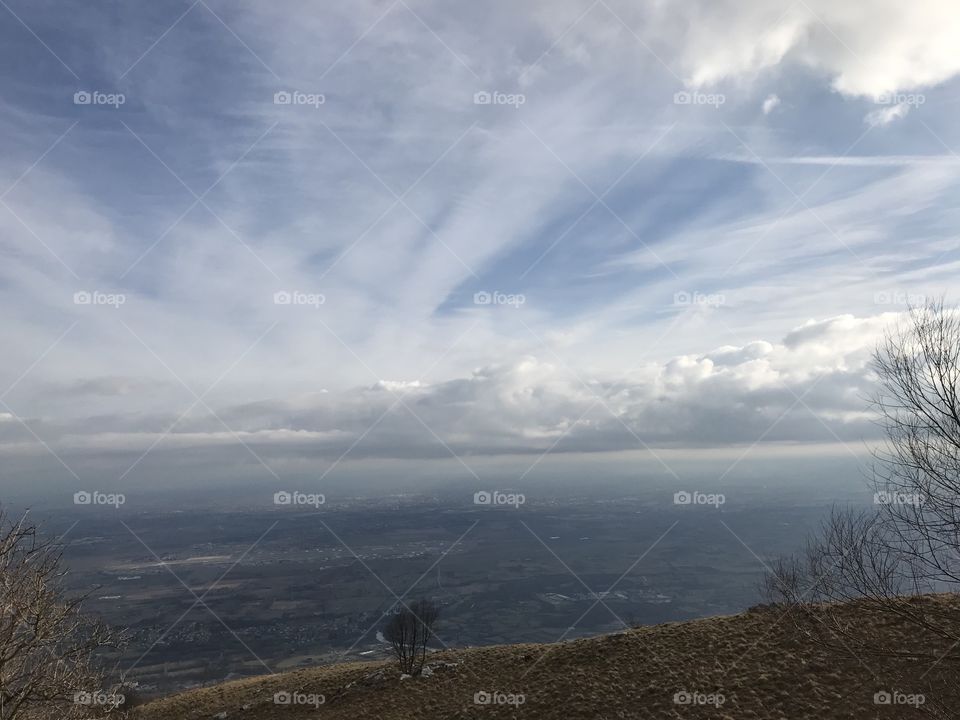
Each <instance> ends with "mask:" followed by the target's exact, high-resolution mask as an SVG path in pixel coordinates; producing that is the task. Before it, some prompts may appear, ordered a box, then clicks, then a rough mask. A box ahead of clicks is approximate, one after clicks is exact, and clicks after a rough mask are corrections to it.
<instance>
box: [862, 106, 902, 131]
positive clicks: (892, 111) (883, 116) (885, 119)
mask: <svg viewBox="0 0 960 720" xmlns="http://www.w3.org/2000/svg"><path fill="white" fill-rule="evenodd" d="M909 112H910V106H909V105H908V104H907V103H897V104H896V105H892V106H890V107H885V108H879V109H877V110H873V111H871V112H869V113H867V116H866V117H865V118H864V119H863V121H864V122H865V123H867V124H868V125H872V126H874V127H883V126H884V125H889V124H890V123H892V122H893V121H894V120H899V119H900V118H903V117H906V116H907V113H909Z"/></svg>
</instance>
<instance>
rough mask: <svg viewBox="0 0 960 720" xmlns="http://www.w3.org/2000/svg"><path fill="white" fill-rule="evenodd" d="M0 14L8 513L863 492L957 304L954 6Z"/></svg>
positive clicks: (957, 26) (202, 2)
mask: <svg viewBox="0 0 960 720" xmlns="http://www.w3.org/2000/svg"><path fill="white" fill-rule="evenodd" d="M0 5H2V7H0V48H2V49H0V53H2V54H3V56H4V58H3V59H4V62H2V63H0V87H2V93H0V102H2V104H3V112H2V114H0V127H2V133H0V143H2V151H3V158H4V162H3V163H2V165H0V184H2V187H0V193H2V204H0V258H2V263H0V301H2V303H3V307H4V312H3V315H2V318H0V341H2V343H3V347H4V349H5V359H4V362H3V363H2V364H0V400H2V403H3V404H2V405H0V454H2V455H3V456H4V457H5V459H6V461H7V463H8V464H7V467H8V468H9V469H8V470H7V471H6V472H4V476H3V477H2V478H0V482H9V483H16V482H24V481H26V482H31V480H32V479H33V478H42V479H43V481H44V482H55V481H56V480H57V479H60V480H65V481H66V482H68V483H74V484H75V483H76V479H77V478H78V477H80V478H86V477H91V476H94V477H98V478H100V479H102V480H103V481H104V482H113V483H118V484H121V485H123V484H125V483H136V482H138V481H139V482H144V481H145V480H144V479H145V478H146V477H148V476H149V473H151V472H152V473H154V475H155V476H157V477H162V475H163V470H164V467H169V463H171V462H172V461H173V459H176V460H177V462H180V463H186V464H187V467H188V468H189V469H190V472H193V473H196V474H197V475H198V476H202V477H206V476H208V475H209V476H210V477H214V476H216V477H217V478H220V479H223V478H226V477H234V476H236V474H237V473H238V472H240V471H239V470H238V466H239V465H242V466H243V470H244V472H249V474H250V476H251V477H256V476H257V475H258V474H259V475H260V476H262V478H263V479H264V480H266V481H269V482H274V481H275V480H277V479H280V478H284V477H288V476H290V475H297V476H298V477H325V476H329V475H330V474H331V473H337V472H341V471H343V470H345V469H346V468H348V467H350V465H351V463H358V462H362V461H363V460H364V459H365V458H380V459H390V458H399V457H403V458H408V459H409V458H414V459H420V460H422V461H423V462H424V463H427V462H434V461H439V460H440V459H445V462H447V463H450V464H451V466H452V467H453V468H454V469H455V471H456V472H468V474H469V473H471V472H475V470H474V469H473V465H472V463H474V461H473V460H471V459H469V458H481V459H482V458H489V457H494V456H503V457H508V458H514V460H513V461H511V462H513V463H514V464H513V465H511V468H512V469H511V471H510V472H513V473H514V474H516V475H518V476H519V475H521V474H523V473H524V472H526V471H527V469H528V468H529V467H530V466H531V463H534V462H537V461H538V459H539V458H541V457H546V456H547V455H550V456H553V455H555V454H556V455H562V454H564V453H570V454H573V453H576V454H577V456H578V457H584V458H587V459H586V460H585V462H588V463H592V462H596V463H600V462H602V460H603V458H604V457H607V456H612V455H611V454H615V453H622V452H626V451H630V452H636V453H638V455H639V456H642V457H644V458H646V460H648V461H652V462H654V463H655V464H659V465H661V466H663V465H669V462H666V461H664V460H663V459H662V458H664V457H666V455H667V454H670V456H671V457H676V458H684V457H688V456H690V457H692V456H694V455H696V454H697V453H703V452H708V453H709V451H716V452H721V451H722V452H725V453H731V452H732V453H733V454H732V456H731V457H733V458H736V457H740V456H741V455H743V454H744V453H747V454H750V455H751V456H752V455H754V454H757V455H760V454H763V453H764V452H775V451H776V450H777V449H778V448H780V449H782V448H783V447H785V446H790V447H794V446H797V445H802V446H805V447H809V449H810V452H813V453H817V452H821V453H822V452H826V449H828V448H833V449H836V448H838V447H840V448H844V449H843V450H842V452H851V453H854V454H857V453H860V452H862V450H863V443H864V440H866V441H869V440H870V439H871V438H872V437H873V433H874V430H873V428H872V426H871V425H870V423H869V416H868V413H867V412H866V407H865V403H864V396H865V395H866V394H867V393H868V392H869V387H870V375H869V371H868V359H869V354H870V351H871V348H872V347H873V345H874V343H875V342H876V339H877V338H878V337H879V336H880V334H881V333H882V331H883V328H884V327H885V326H886V325H887V324H889V323H891V322H896V321H897V319H898V316H899V315H900V314H901V313H902V312H903V311H904V310H905V308H906V306H907V304H908V303H909V302H910V301H914V302H916V301H922V299H923V298H933V297H937V296H940V295H943V294H947V295H948V296H949V295H950V294H951V293H952V292H953V290H954V285H955V277H956V266H957V260H958V252H957V242H956V231H957V227H958V217H957V211H956V208H955V202H954V199H955V198H956V197H957V190H958V184H960V157H958V155H957V152H958V151H960V130H958V129H957V126H956V123H955V121H954V118H955V116H956V111H957V108H958V107H960V85H958V81H957V79H956V75H957V73H958V72H960V56H958V55H957V53H956V47H957V46H958V42H960V12H958V11H957V9H956V7H955V6H953V5H952V4H950V3H946V2H926V3H915V4H906V5H905V4H903V3H895V2H890V1H888V0H870V1H869V2H864V3H860V4H857V5H856V6H842V5H841V6H838V4H837V3H833V2H826V1H819V0H818V1H815V0H806V1H803V0H798V2H793V3H791V2H775V3H768V2H752V1H751V2H733V1H732V0H731V1H729V2H726V1H725V2H707V1H706V0H685V1H684V2H680V3H671V4H662V3H657V2H649V1H648V2H638V1H634V2H616V1H614V0H609V1H608V0H598V2H594V3H593V4H590V3H589V2H572V1H571V2H567V1H566V0H563V1H560V2H557V1H554V2H550V3H541V2H538V1H535V2H532V3H527V4H524V5H523V6H522V7H517V6H516V5H515V4H512V3H499V2H494V3H488V4H484V5H482V6H475V5H471V4H467V3H456V4H450V3H436V2H405V1H401V0H397V2H392V3H391V2H352V3H340V4H337V3H327V4H317V3H306V2H286V3H282V4H280V5H279V6H268V5H265V4H263V3H254V2H234V3H225V2H221V1H220V0H198V2H185V3H161V4H146V5H144V4H138V5H130V4H129V3H120V2H105V3H98V4H96V5H95V6H87V7H84V8H82V9H78V8H76V7H68V6H66V5H64V4H63V3H61V2H46V1H44V2H29V3H28V2H23V1H22V0H4V2H3V3H2V4H0ZM77 93H81V95H77ZM82 93H88V94H89V96H87V95H83V94H82ZM285 93H286V94H289V97H290V98H291V102H289V103H284V102H282V101H283V100H284V99H285V98H286V97H288V96H287V95H284V94H285ZM477 93H491V94H492V97H493V101H492V102H490V103H482V102H481V103H478V102H477V99H478V96H477ZM121 96H122V102H120V97H121ZM87 97H89V98H90V102H89V103H88V102H84V101H85V99H86V98H87ZM482 97H483V96H481V99H482ZM278 293H279V295H278ZM278 298H279V301H278ZM285 299H290V302H289V303H286V302H284V300H285ZM484 299H489V300H490V302H488V303H485V302H483V300H484ZM86 300H89V302H86ZM321 300H322V302H321ZM731 448H739V449H737V450H731ZM481 459H478V460H476V461H475V462H476V463H481V462H482V460H481ZM165 463H167V465H165ZM720 465H723V463H720ZM724 467H725V466H724ZM664 469H665V471H666V468H664ZM718 474H719V473H718Z"/></svg>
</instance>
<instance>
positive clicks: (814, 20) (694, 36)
mask: <svg viewBox="0 0 960 720" xmlns="http://www.w3.org/2000/svg"><path fill="white" fill-rule="evenodd" d="M675 12H676V7H675V6H673V5H671V6H669V8H668V7H667V6H664V7H663V9H662V10H660V11H659V12H655V13H654V17H655V18H656V19H657V21H655V22H654V25H653V26H654V27H657V26H658V25H659V26H660V27H659V29H661V30H662V28H663V26H664V25H666V26H668V27H669V26H670V22H669V19H668V18H667V15H668V13H675ZM682 15H683V17H684V18H685V20H686V23H687V27H686V31H685V32H684V33H683V35H682V36H681V37H680V44H679V48H680V62H681V64H682V67H683V68H684V69H685V72H686V73H687V78H688V80H689V82H690V83H691V84H693V85H696V86H700V85H706V84H711V83H716V82H719V81H721V80H724V79H728V78H736V77H738V76H748V77H749V76H753V75H756V74H757V73H759V72H761V71H763V70H766V69H770V68H773V67H775V66H777V65H781V64H784V65H786V64H799V65H804V66H808V67H811V68H814V69H816V70H818V71H820V72H823V73H825V74H827V75H828V76H829V77H830V78H831V84H832V86H833V88H834V89H835V90H837V91H838V92H840V93H842V94H844V95H850V96H860V97H872V96H876V95H878V94H881V93H884V92H893V91H897V90H902V89H911V88H919V87H928V86H932V85H936V84H938V83H942V82H944V81H946V80H948V79H950V78H951V77H953V76H954V75H956V74H957V73H958V72H960V57H958V55H957V53H956V48H957V46H958V44H960V8H958V6H957V5H956V3H953V2H950V1H949V0H930V2H922V3H902V2H897V1H896V0H865V1H864V2H861V3H857V5H856V7H855V8H853V7H851V6H849V5H846V4H843V3H836V2H831V1H830V0H810V2H806V3H794V4H790V5H787V6H784V4H775V3H767V2H762V1H761V0H752V1H751V2H740V1H739V0H721V1H720V2H713V1H711V2H707V1H706V0H701V1H698V2H691V3H687V4H685V6H684V10H683V13H682ZM676 32H678V33H679V30H677V31H676Z"/></svg>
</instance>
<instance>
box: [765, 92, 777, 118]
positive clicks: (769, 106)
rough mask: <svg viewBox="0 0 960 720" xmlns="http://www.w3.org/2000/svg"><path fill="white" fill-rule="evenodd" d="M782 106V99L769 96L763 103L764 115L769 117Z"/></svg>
mask: <svg viewBox="0 0 960 720" xmlns="http://www.w3.org/2000/svg"><path fill="white" fill-rule="evenodd" d="M779 106H780V97H779V96H777V95H767V97H766V99H765V100H764V101H763V114H764V115H769V114H770V113H772V112H773V111H774V110H775V109H776V108H777V107H779Z"/></svg>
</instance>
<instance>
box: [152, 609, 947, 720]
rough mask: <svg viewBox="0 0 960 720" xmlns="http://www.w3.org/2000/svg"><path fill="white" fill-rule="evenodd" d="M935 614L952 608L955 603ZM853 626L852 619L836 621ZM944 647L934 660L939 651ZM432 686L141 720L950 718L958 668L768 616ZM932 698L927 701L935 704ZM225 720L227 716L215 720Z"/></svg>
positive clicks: (652, 635)
mask: <svg viewBox="0 0 960 720" xmlns="http://www.w3.org/2000/svg"><path fill="white" fill-rule="evenodd" d="M930 602H950V603H958V608H960V602H958V601H957V600H956V599H953V598H943V597H940V598H937V599H931V600H930ZM844 612H845V613H849V617H850V622H851V623H853V624H855V625H856V624H857V623H860V622H861V620H860V617H861V615H860V613H858V611H857V608H856V607H855V606H848V607H846V608H844ZM862 630H863V631H864V632H870V633H883V634H884V636H885V637H886V638H888V639H891V640H895V641H896V642H897V643H898V644H899V645H900V646H901V647H921V646H922V647H923V648H924V649H926V650H928V651H929V650H936V649H937V648H938V647H939V645H940V644H943V643H941V642H939V641H934V640H932V639H930V638H923V637H921V636H920V635H919V634H918V633H917V632H916V631H915V630H912V629H909V628H906V627H903V626H901V625H899V624H898V623H889V622H888V623H876V622H874V623H872V626H871V627H863V628H862ZM946 649H947V648H946V646H944V647H943V650H946ZM429 664H430V666H431V668H432V670H433V672H432V675H430V676H429V677H420V678H407V679H403V680H401V679H400V676H399V673H398V672H397V671H396V670H395V669H394V667H392V666H391V665H389V664H384V663H375V664H371V663H350V664H343V665H336V666H331V667H318V668H311V669H305V670H299V671H296V672H292V673H288V674H283V675H274V676H267V677H260V678H253V679H248V680H243V681H238V682H233V683H228V684H225V685H221V686H218V687H214V688H207V689H203V690H196V691H192V692H188V693H184V694H181V695H176V696H172V697H169V698H164V699H162V700H157V701H154V702H152V703H150V704H148V705H146V706H144V707H143V708H141V709H140V710H139V711H138V712H137V715H136V718H137V720H191V719H193V718H197V719H200V718H214V717H218V716H219V717H226V718H227V719H228V720H238V719H243V720H272V719H274V718H276V719H280V718H284V719H287V718H289V719H291V720H293V719H296V718H304V720H306V719H307V718H327V719H330V720H334V719H337V720H339V719H340V718H342V719H344V720H356V719H358V718H382V719H383V720H393V719H394V718H396V719H397V720H400V719H401V718H402V719H403V720H410V719H412V718H431V719H433V718H436V719H441V718H442V719H444V720H449V719H450V718H508V717H509V718H538V719H540V718H543V719H550V718H557V719H562V720H578V719H579V718H584V719H590V720H614V719H621V718H658V719H659V718H713V719H714V720H734V719H736V720H750V719H753V718H756V719H757V720H780V719H783V720H787V719H789V720H798V719H802V718H816V719H817V720H826V719H828V718H864V719H866V718H909V717H918V718H922V717H926V713H925V712H924V710H925V708H924V707H923V706H921V707H920V708H919V709H918V708H916V707H914V706H911V705H900V706H885V705H878V704H876V703H875V702H874V693H877V692H880V691H888V692H892V691H895V690H899V691H900V692H902V693H905V694H915V693H920V692H922V693H924V694H925V695H926V697H927V698H928V701H927V703H926V707H927V708H930V707H931V706H932V705H933V704H934V703H943V704H947V705H948V706H952V707H957V706H958V702H957V701H958V700H960V683H957V676H956V672H955V668H953V667H946V666H945V664H941V665H940V666H938V668H937V670H935V671H934V672H932V673H930V674H928V675H926V676H925V677H921V675H922V674H923V671H924V670H925V669H926V666H923V667H921V666H920V665H919V664H917V663H912V664H911V663H909V662H907V663H904V662H897V663H894V662H892V661H890V660H887V659H883V658H876V657H861V658H859V659H853V658H851V659H843V658H838V657H836V656H833V655H831V654H829V653H826V652H824V651H823V650H821V649H818V648H817V647H816V646H814V645H812V644H811V643H809V642H808V641H807V640H806V639H805V638H804V637H803V635H802V634H801V633H799V632H798V631H797V630H796V628H795V627H794V626H793V624H792V623H791V622H790V621H789V620H788V619H785V618H784V616H783V615H782V614H781V611H780V610H779V609H777V608H769V609H763V610H758V611H753V612H748V613H744V614H742V615H736V616H731V617H716V618H707V619H704V620H695V621H690V622H683V623H671V624H666V625H657V626H653V627H644V628H637V629H635V630H630V631H627V632H623V633H618V634H614V635H606V636H602V637H595V638H590V639H585V640H577V641H573V642H567V643H561V644H555V645H507V646H496V647H486V648H472V649H466V650H455V651H453V650H451V651H443V652H438V653H435V654H433V655H431V656H430V658H429ZM684 691H686V692H688V693H700V694H702V696H701V697H699V700H704V699H705V698H704V697H703V696H708V695H710V694H716V693H719V694H721V695H722V696H723V698H724V701H723V703H722V704H719V705H717V704H697V703H693V704H678V703H676V702H675V699H674V698H675V694H676V693H679V692H684ZM279 692H298V693H302V694H304V695H307V694H313V695H317V696H321V695H322V696H323V697H324V699H325V702H324V703H323V704H322V705H319V706H313V705H303V704H300V705H277V704H275V702H274V694H275V693H279ZM478 692H487V693H491V694H492V693H503V694H504V695H503V696H501V697H500V698H499V699H500V700H502V699H504V697H508V696H509V694H513V695H514V696H516V695H522V696H523V699H524V702H523V704H521V705H517V704H500V703H497V702H491V703H488V704H478V703H477V702H476V701H475V695H476V693H478ZM931 695H935V696H936V697H935V698H934V697H931ZM222 713H226V715H223V714H222Z"/></svg>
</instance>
